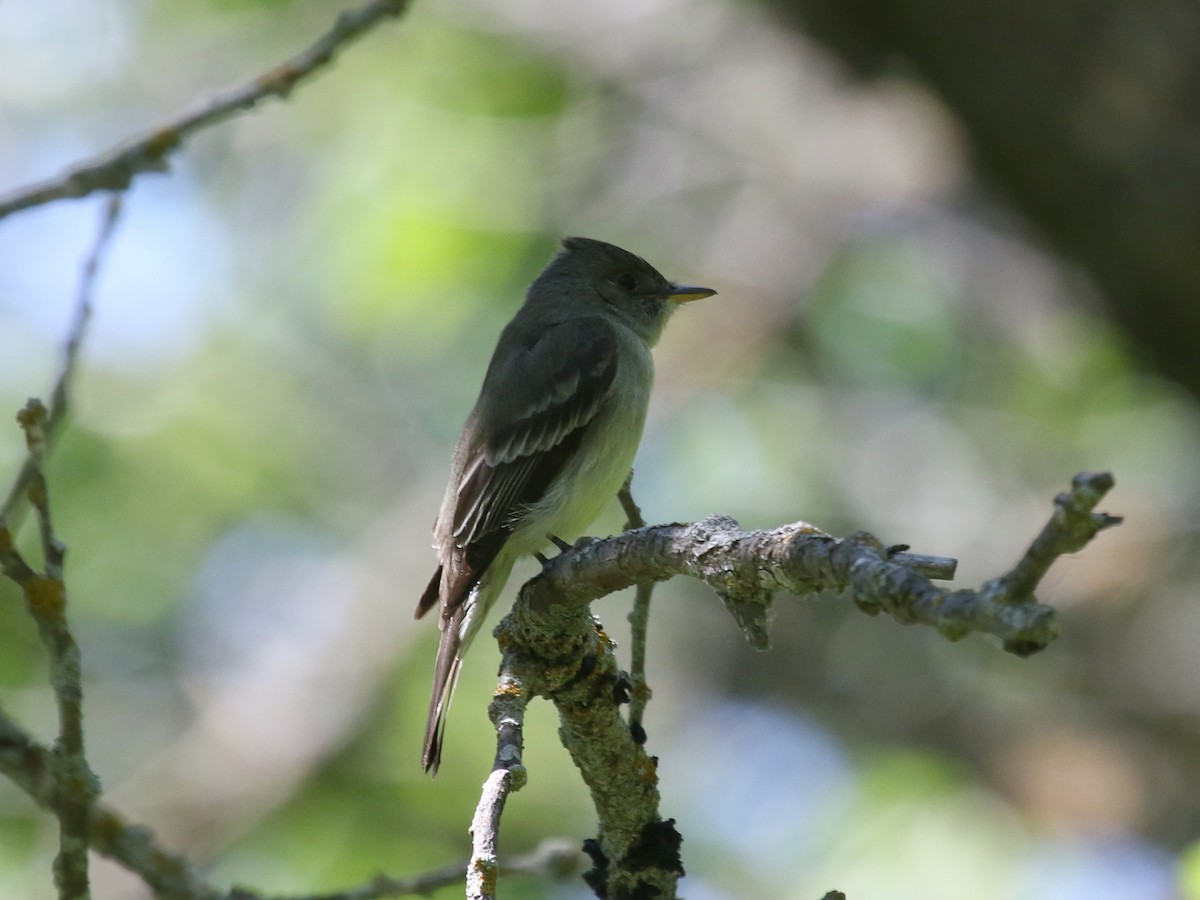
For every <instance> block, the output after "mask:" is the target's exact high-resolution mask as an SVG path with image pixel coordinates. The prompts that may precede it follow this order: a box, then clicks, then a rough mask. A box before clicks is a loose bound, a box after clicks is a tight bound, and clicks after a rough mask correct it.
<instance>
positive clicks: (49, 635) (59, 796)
mask: <svg viewBox="0 0 1200 900" xmlns="http://www.w3.org/2000/svg"><path fill="white" fill-rule="evenodd" d="M46 418H47V410H46V407H45V406H44V405H43V404H42V402H41V401H40V400H36V399H34V400H30V401H29V402H28V403H27V404H26V405H25V408H24V409H22V410H21V412H20V414H19V415H18V416H17V421H18V422H20V423H21V428H22V429H23V430H24V431H25V441H26V444H27V446H28V448H29V459H30V460H31V461H32V462H33V474H32V476H31V478H30V480H29V484H28V487H27V491H28V494H29V499H30V502H31V503H32V505H33V507H34V509H35V510H36V511H37V516H38V526H39V533H40V535H41V544H42V559H43V567H44V569H45V571H44V572H38V571H36V570H35V569H34V568H33V567H32V566H30V565H29V564H28V563H26V562H25V559H24V558H23V557H22V556H21V554H20V552H19V551H18V550H17V548H16V544H15V542H14V540H13V534H12V532H11V531H10V530H9V528H8V526H7V524H5V523H4V522H2V521H0V571H2V572H3V573H4V575H5V576H7V577H8V578H9V579H11V580H12V581H13V582H14V583H15V584H16V585H17V586H18V587H19V588H20V589H21V593H22V594H23V595H24V597H25V605H26V607H27V608H28V610H29V614H30V615H31V616H32V617H33V620H34V622H35V623H36V624H37V630H38V635H39V636H40V637H41V639H42V644H43V645H44V646H45V648H46V652H47V655H48V656H49V658H50V686H51V688H52V689H53V691H54V699H55V703H56V705H57V707H58V741H57V742H56V744H55V751H54V754H53V756H52V757H51V763H52V765H53V767H54V771H55V776H56V778H55V780H56V782H57V788H58V789H57V790H56V791H55V792H54V804H53V810H54V814H55V816H57V818H58V823H59V851H58V856H57V857H56V858H55V860H54V881H55V883H56V884H57V885H58V892H59V893H58V895H59V897H60V898H62V900H87V898H89V897H90V896H91V890H90V888H89V886H88V855H87V846H88V827H89V815H90V813H91V806H92V800H93V799H94V798H95V797H96V795H97V794H98V793H99V792H100V785H99V782H98V781H97V779H96V777H95V775H93V774H92V771H91V769H90V768H89V767H88V763H87V758H86V757H85V755H84V741H83V676H82V668H83V667H82V662H81V659H80V654H79V645H78V644H76V643H75V638H74V636H73V635H72V634H71V631H70V629H69V628H68V627H67V617H66V608H67V590H66V583H65V582H64V580H63V559H64V556H65V553H66V548H65V547H64V546H63V544H62V542H61V541H59V539H58V538H57V537H56V536H55V534H54V529H53V526H52V525H51V521H50V493H49V489H48V487H47V485H46V478H45V474H44V472H43V470H42V463H43V461H44V459H45V455H46V435H45V430H44V426H45V422H46Z"/></svg>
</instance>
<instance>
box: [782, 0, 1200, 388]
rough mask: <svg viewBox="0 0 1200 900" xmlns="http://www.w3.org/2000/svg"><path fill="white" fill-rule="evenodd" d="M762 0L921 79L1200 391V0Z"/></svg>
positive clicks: (1144, 343)
mask: <svg viewBox="0 0 1200 900" xmlns="http://www.w3.org/2000/svg"><path fill="white" fill-rule="evenodd" d="M764 2H765V5H766V6H767V7H769V8H771V9H773V10H775V11H776V12H778V13H780V14H781V18H782V19H783V20H784V21H785V22H791V23H793V24H795V25H796V26H797V27H799V28H802V29H803V31H804V32H805V33H806V34H807V35H808V36H810V37H813V38H816V39H817V40H818V41H820V42H821V43H822V44H824V45H825V46H826V48H828V49H830V50H831V51H833V52H834V53H836V54H838V56H840V57H841V59H842V60H843V61H845V62H846V63H848V64H849V65H850V66H851V67H852V68H853V69H855V70H856V71H857V72H859V73H861V74H863V75H866V76H871V77H876V76H884V77H887V78H893V77H895V76H896V75H897V74H900V73H902V74H903V75H905V76H908V75H911V76H915V77H916V78H920V79H922V80H923V81H924V82H925V83H926V84H928V85H929V87H930V88H932V90H933V91H935V92H936V93H937V94H938V96H939V97H940V98H941V99H942V101H944V102H945V104H946V105H947V106H948V107H949V108H950V110H951V111H952V112H953V113H954V114H955V116H956V117H957V120H958V123H959V124H960V125H961V126H962V132H963V133H964V134H965V135H966V136H967V139H968V140H969V141H970V142H971V147H970V158H971V160H972V162H973V163H974V164H975V165H976V166H977V167H978V168H979V169H980V170H981V171H982V172H983V173H984V176H985V177H984V179H983V180H984V181H985V182H986V184H987V185H988V188H989V191H992V190H995V191H999V192H1002V193H1003V196H1004V198H1005V199H1006V200H1008V201H1010V202H1011V203H1012V204H1013V205H1014V206H1015V207H1016V208H1018V209H1019V210H1020V211H1021V212H1022V213H1024V215H1026V216H1027V217H1028V218H1029V219H1030V221H1032V222H1033V223H1034V225H1035V226H1036V230H1037V233H1038V237H1037V238H1036V242H1037V243H1041V242H1042V240H1043V239H1048V240H1049V241H1050V242H1051V243H1053V244H1055V245H1056V246H1057V247H1058V248H1059V249H1060V250H1061V251H1063V253H1064V255H1065V256H1066V257H1068V258H1069V259H1071V260H1072V261H1074V262H1078V263H1082V264H1083V265H1084V266H1085V267H1086V268H1087V270H1088V272H1089V274H1090V275H1091V276H1092V277H1094V278H1095V279H1096V281H1097V282H1098V283H1099V284H1100V286H1101V288H1102V290H1103V291H1104V294H1105V301H1106V302H1107V303H1108V305H1109V308H1110V309H1111V310H1112V312H1113V313H1114V316H1115V318H1116V319H1117V321H1118V322H1119V324H1120V325H1121V327H1122V329H1123V330H1124V332H1125V333H1126V334H1127V335H1128V336H1130V337H1132V339H1133V340H1134V341H1136V342H1138V344H1139V346H1140V347H1141V348H1143V350H1144V351H1145V352H1144V353H1142V354H1138V355H1139V356H1140V357H1141V358H1143V359H1146V360H1148V361H1151V362H1152V363H1153V364H1154V365H1156V366H1158V368H1159V370H1160V371H1161V372H1163V373H1165V374H1166V375H1168V376H1169V377H1171V378H1174V379H1175V380H1177V381H1178V382H1179V383H1180V384H1182V385H1184V386H1185V387H1186V388H1187V389H1189V390H1190V391H1191V392H1192V395H1193V396H1194V397H1200V366H1197V365H1196V335H1197V334H1200V303H1197V302H1196V298H1197V297H1200V253H1197V252H1196V248H1197V247H1200V204H1197V203H1196V202H1195V198H1196V197H1200V165H1197V160H1200V102H1197V97H1198V96H1200V94H1198V93H1197V90H1196V85H1197V84H1200V53H1197V52H1196V48H1197V47H1198V46H1200V4H1198V3H1195V2H1188V0H1184V2H1180V0H1141V2H1139V3H1138V4H1137V5H1136V6H1132V5H1130V4H1129V3H1128V2H1123V0H1055V2H1054V3H1053V4H1047V3H1045V2H1043V0H1008V2H1005V3H996V2H995V0H961V2H958V3H955V4H954V14H953V15H947V6H946V4H945V3H943V2H942V0H764ZM1135 9H1136V22H1137V24H1136V27H1131V25H1130V15H1131V11H1132V10H1135ZM985 35H986V37H984V36H985ZM1018 47H1019V48H1020V52H1015V50H1014V48H1018ZM1101 73H1102V74H1101ZM1046 85H1054V90H1046ZM1101 85H1120V89H1119V90H1108V89H1105V88H1103V87H1101ZM1130 98H1136V99H1130Z"/></svg>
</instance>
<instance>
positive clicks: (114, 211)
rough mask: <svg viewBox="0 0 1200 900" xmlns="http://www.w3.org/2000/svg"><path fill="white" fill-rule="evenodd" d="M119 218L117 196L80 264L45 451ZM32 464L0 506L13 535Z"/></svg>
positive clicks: (67, 400) (0, 521)
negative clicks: (101, 263)
mask: <svg viewBox="0 0 1200 900" xmlns="http://www.w3.org/2000/svg"><path fill="white" fill-rule="evenodd" d="M120 215H121V195H120V194H113V195H112V196H110V197H109V198H108V202H107V203H106V204H105V205H104V213H103V216H102V218H101V220H100V230H99V231H98V232H97V233H96V240H95V241H94V242H93V244H92V250H91V252H90V253H89V254H88V257H87V260H86V261H85V262H84V264H83V273H82V275H81V276H80V279H79V291H78V293H77V294H76V300H75V318H74V321H73V322H72V323H71V328H70V330H69V331H68V332H67V342H66V344H65V345H64V347H63V361H62V366H61V367H60V369H59V372H58V380H57V381H56V382H55V384H54V389H53V390H52V391H51V393H50V411H49V413H48V414H47V415H46V420H45V422H43V423H42V436H43V440H44V441H45V444H46V450H47V452H49V450H50V449H51V448H52V447H53V446H54V438H55V436H56V435H57V433H58V429H59V427H60V426H61V425H62V422H63V419H65V418H66V416H67V412H68V411H69V410H70V408H71V387H72V385H73V384H74V382H75V370H76V368H77V367H78V363H79V349H80V346H81V345H82V343H83V336H84V334H85V333H86V332H87V327H88V322H89V321H90V320H91V317H92V294H93V292H94V291H95V285H96V276H97V274H98V273H99V271H100V261H101V260H102V259H103V258H104V254H105V253H106V252H107V251H108V247H109V244H110V243H111V241H112V237H113V234H114V232H115V231H116V227H117V220H118V219H119V218H120ZM35 468H36V463H35V461H34V459H33V457H32V456H29V457H27V458H26V460H25V463H24V465H22V466H21V470H20V472H18V473H17V477H16V479H15V480H14V481H13V484H12V487H10V488H9V491H8V496H7V497H6V498H5V500H4V504H3V505H2V506H0V526H7V527H8V528H9V529H11V530H12V531H13V533H14V534H15V533H16V532H17V531H18V530H19V528H20V520H21V516H22V515H23V513H24V511H25V509H26V506H25V501H26V499H28V497H27V494H28V490H29V484H30V482H31V481H32V479H33V477H34V470H35Z"/></svg>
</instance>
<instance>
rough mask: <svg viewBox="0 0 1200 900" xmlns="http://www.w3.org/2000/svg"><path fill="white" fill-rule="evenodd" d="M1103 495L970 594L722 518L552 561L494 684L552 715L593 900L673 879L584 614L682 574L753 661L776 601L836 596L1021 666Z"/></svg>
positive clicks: (915, 562) (949, 567) (596, 638)
mask: <svg viewBox="0 0 1200 900" xmlns="http://www.w3.org/2000/svg"><path fill="white" fill-rule="evenodd" d="M1112 486H1113V479H1112V476H1111V475H1108V474H1106V473H1099V474H1093V473H1081V474H1080V475H1077V476H1076V477H1075V479H1074V480H1073V482H1072V487H1071V490H1070V491H1069V492H1066V493H1064V494H1060V495H1059V496H1058V497H1057V498H1056V500H1055V511H1054V514H1053V516H1052V517H1051V519H1050V521H1049V522H1048V523H1047V525H1046V527H1045V528H1043V529H1042V532H1041V534H1039V536H1038V537H1037V538H1036V539H1035V540H1034V541H1033V543H1032V544H1031V545H1030V547H1029V549H1028V550H1027V551H1026V552H1025V554H1024V555H1023V556H1022V558H1021V560H1020V561H1019V562H1018V563H1017V565H1016V566H1015V567H1014V568H1013V570H1012V571H1010V572H1008V573H1006V574H1005V575H1002V576H1000V577H999V578H996V579H993V580H991V581H989V582H987V583H986V584H985V585H984V586H983V587H982V588H980V589H978V590H968V589H963V590H950V589H947V588H944V587H939V586H936V585H935V584H933V583H932V581H931V580H930V578H931V577H948V576H950V575H952V574H953V570H954V561H953V560H947V559H944V558H941V557H930V556H924V555H920V554H911V553H907V552H904V551H905V550H906V549H907V548H904V547H885V546H884V545H883V544H882V543H880V542H879V541H878V540H877V539H875V538H874V537H872V536H871V535H869V534H865V533H860V534H855V535H851V536H850V537H847V538H843V539H841V540H838V539H835V538H833V537H830V536H829V535H827V534H825V533H823V532H821V531H820V530H818V529H817V528H815V527H813V526H812V525H809V524H807V523H804V522H797V523H794V524H791V525H784V526H782V527H780V528H776V529H772V530H770V531H752V532H747V531H743V530H742V529H741V528H740V527H739V526H738V524H737V522H735V521H734V520H733V519H730V518H728V517H725V516H710V517H708V518H706V519H703V520H701V521H699V522H695V523H692V524H689V525H681V524H675V525H659V526H654V527H651V528H638V529H634V530H632V531H628V532H626V533H624V534H622V535H619V536H617V537H612V538H607V539H605V540H594V539H584V540H581V541H580V542H578V543H577V544H576V545H575V546H574V547H573V548H571V550H569V551H568V552H566V553H564V554H562V555H561V556H559V557H557V558H556V559H553V560H551V561H549V562H548V563H547V564H546V565H545V566H544V568H543V570H542V572H541V574H540V575H538V576H537V577H536V578H534V579H532V580H531V581H529V582H528V583H526V584H525V585H524V586H523V587H522V589H521V592H520V595H519V596H518V599H517V602H516V603H515V604H514V606H513V609H512V612H510V613H509V615H508V616H506V617H505V619H504V620H503V621H502V622H501V623H500V625H499V627H498V628H497V630H496V634H497V638H498V639H499V641H500V647H501V650H502V652H503V654H504V664H503V669H504V671H509V672H520V673H521V676H522V679H523V686H524V690H523V701H522V702H525V701H527V700H528V699H529V698H531V697H532V696H535V695H540V696H544V697H547V698H548V699H550V700H551V701H552V702H553V703H554V704H555V706H556V708H557V709H558V713H559V717H560V722H561V725H560V729H559V735H560V737H561V739H562V742H563V745H564V746H565V747H566V748H567V750H568V751H569V752H570V754H571V757H572V759H573V760H574V761H575V764H576V765H577V766H578V767H579V769H580V772H581V774H582V776H583V779H584V781H585V782H586V783H587V785H588V788H589V790H590V791H591V795H592V800H593V803H594V804H595V806H596V811H597V814H598V816H599V820H600V835H599V838H598V840H596V841H592V842H589V843H588V845H586V846H585V849H586V850H587V851H588V853H589V854H590V855H591V856H592V858H593V862H594V866H593V868H592V870H591V871H590V872H589V873H587V874H586V875H585V876H584V877H585V879H586V880H587V881H588V883H589V884H590V885H591V886H592V888H593V890H595V892H596V894H597V896H601V897H632V896H655V897H663V898H670V897H674V896H675V885H676V883H677V881H678V878H679V876H680V875H682V867H681V866H680V864H679V845H680V837H679V834H678V832H677V831H676V830H675V828H674V822H673V821H672V820H666V821H664V820H663V819H662V818H661V816H660V814H659V795H658V787H657V783H658V779H657V761H656V760H654V759H652V758H650V757H648V756H647V755H646V753H645V751H644V750H643V749H642V747H641V745H640V743H639V742H638V741H637V740H635V739H634V735H632V734H631V729H630V728H629V727H627V726H626V725H625V724H624V723H623V722H622V720H621V717H620V715H619V713H618V707H619V705H620V702H621V700H622V683H623V681H622V678H621V673H620V672H619V670H618V666H617V663H616V660H615V657H614V655H613V653H612V647H611V644H610V642H609V641H608V639H607V636H606V635H605V634H604V632H603V630H602V629H600V628H599V626H598V624H597V623H596V621H595V620H594V619H593V618H592V616H591V615H590V613H589V604H591V602H592V601H594V600H597V599H599V598H601V597H603V596H605V595H607V594H610V593H612V592H614V591H618V590H621V589H623V588H627V587H630V586H631V585H634V584H640V583H649V582H656V581H664V580H666V579H668V578H671V577H673V576H675V575H688V576H691V577H693V578H698V579H700V580H702V581H704V582H706V583H707V584H709V585H710V586H711V587H712V588H713V589H714V590H715V591H716V592H717V594H718V596H720V597H721V599H722V601H723V602H724V603H725V606H726V607H727V608H728V609H729V611H730V613H731V614H732V615H733V617H734V619H735V620H736V621H737V623H738V624H739V626H740V627H741V628H742V630H743V631H744V632H745V634H746V636H747V638H748V639H749V640H750V642H751V643H752V644H753V645H754V646H755V647H758V648H763V649H765V648H766V647H767V646H768V644H769V623H770V616H769V613H770V609H771V604H772V602H773V600H774V597H775V595H776V594H777V593H779V592H780V591H786V592H788V593H791V594H796V595H809V594H814V593H819V592H837V593H846V594H847V595H848V596H849V597H850V598H851V599H852V600H853V601H854V603H855V604H856V605H857V606H858V607H859V608H860V609H862V610H863V611H864V612H867V613H869V614H871V615H875V614H877V613H880V612H886V613H887V614H888V615H890V616H892V617H893V618H895V619H896V620H897V621H899V622H902V623H905V624H916V623H920V624H925V625H929V626H932V627H934V628H936V629H937V630H938V631H939V632H940V633H941V634H943V635H944V636H946V637H948V638H950V639H951V640H958V639H959V638H962V637H964V636H966V635H967V634H970V633H971V632H980V633H984V634H991V635H994V636H996V637H998V638H999V639H1000V640H1001V641H1002V642H1003V646H1004V648H1005V649H1006V650H1008V651H1010V652H1012V653H1016V654H1018V655H1021V656H1026V655H1029V654H1031V653H1033V652H1036V651H1037V650H1040V649H1042V648H1044V647H1045V646H1046V645H1047V644H1049V643H1050V641H1052V640H1053V639H1054V638H1055V637H1056V636H1057V634H1058V620H1057V617H1056V614H1055V612H1054V610H1053V609H1051V608H1049V607H1046V606H1042V605H1040V604H1038V603H1037V602H1036V600H1035V599H1034V596H1033V590H1034V589H1035V588H1036V586H1037V584H1038V582H1039V580H1040V579H1041V577H1042V576H1043V575H1044V574H1045V572H1046V570H1047V569H1048V568H1049V566H1050V564H1051V563H1052V562H1053V561H1054V560H1055V559H1056V558H1057V557H1058V556H1061V555H1062V554H1064V553H1070V552H1076V551H1078V550H1080V549H1081V548H1082V547H1083V546H1084V545H1086V544H1087V543H1088V542H1089V541H1090V540H1091V539H1092V538H1093V537H1095V536H1096V534H1098V533H1099V532H1100V531H1102V530H1103V529H1105V528H1109V527H1111V526H1113V525H1117V524H1119V523H1120V521H1121V519H1120V518H1119V517H1117V516H1110V515H1107V514H1105V513H1096V512H1094V511H1093V510H1094V508H1095V506H1096V505H1097V504H1098V503H1099V501H1100V500H1101V499H1102V498H1103V496H1104V495H1105V494H1106V493H1107V492H1108V491H1109V490H1110V489H1111V488H1112Z"/></svg>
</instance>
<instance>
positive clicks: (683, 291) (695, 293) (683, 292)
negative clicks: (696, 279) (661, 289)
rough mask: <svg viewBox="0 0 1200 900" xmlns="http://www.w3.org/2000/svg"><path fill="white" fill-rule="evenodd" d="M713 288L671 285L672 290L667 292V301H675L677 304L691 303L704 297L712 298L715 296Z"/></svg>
mask: <svg viewBox="0 0 1200 900" xmlns="http://www.w3.org/2000/svg"><path fill="white" fill-rule="evenodd" d="M715 293H716V291H714V290H713V289H712V288H706V287H696V286H695V285H692V284H674V283H672V284H671V290H670V291H668V292H667V299H668V300H674V301H675V302H676V303H691V302H692V301H693V300H700V299H702V298H704V297H711V296H712V295H713V294H715Z"/></svg>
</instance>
